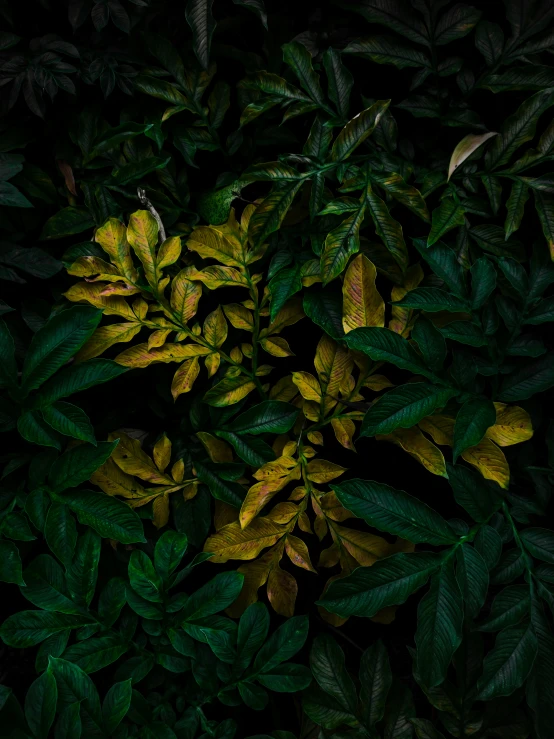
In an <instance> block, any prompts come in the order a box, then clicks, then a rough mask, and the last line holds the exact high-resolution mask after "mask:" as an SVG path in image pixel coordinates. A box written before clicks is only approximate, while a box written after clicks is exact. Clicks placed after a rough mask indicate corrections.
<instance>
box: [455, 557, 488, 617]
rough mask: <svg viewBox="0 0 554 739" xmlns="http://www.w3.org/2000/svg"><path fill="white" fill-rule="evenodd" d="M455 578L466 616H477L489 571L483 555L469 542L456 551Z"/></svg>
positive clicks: (482, 600)
mask: <svg viewBox="0 0 554 739" xmlns="http://www.w3.org/2000/svg"><path fill="white" fill-rule="evenodd" d="M456 579H457V581H458V584H459V586H460V591H461V593H462V600H463V603H464V612H465V615H466V617H468V618H470V619H474V618H477V616H478V615H479V612H480V610H481V608H482V607H483V604H484V602H485V599H486V597H487V591H488V588H489V571H488V569H487V565H486V563H485V560H484V559H483V557H481V555H480V554H479V552H478V551H477V550H476V549H475V548H474V547H472V546H471V545H470V544H462V546H461V547H459V548H458V550H457V552H456Z"/></svg>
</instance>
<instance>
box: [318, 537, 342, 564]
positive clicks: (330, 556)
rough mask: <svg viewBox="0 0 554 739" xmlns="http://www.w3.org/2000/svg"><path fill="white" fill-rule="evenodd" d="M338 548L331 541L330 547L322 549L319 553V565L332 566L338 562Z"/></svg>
mask: <svg viewBox="0 0 554 739" xmlns="http://www.w3.org/2000/svg"><path fill="white" fill-rule="evenodd" d="M339 558H340V550H339V548H338V546H337V545H336V544H335V543H334V542H333V543H332V544H331V546H330V547H328V548H327V549H323V551H322V552H321V554H320V555H319V562H318V563H317V564H318V566H319V567H334V566H335V565H337V564H338V563H339Z"/></svg>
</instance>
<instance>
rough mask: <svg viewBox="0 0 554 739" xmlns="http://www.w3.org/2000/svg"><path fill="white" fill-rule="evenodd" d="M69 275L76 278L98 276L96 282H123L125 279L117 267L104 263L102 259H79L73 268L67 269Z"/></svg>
mask: <svg viewBox="0 0 554 739" xmlns="http://www.w3.org/2000/svg"><path fill="white" fill-rule="evenodd" d="M67 274H68V275H73V276H74V277H89V278H90V277H92V276H94V275H96V277H95V281H100V280H107V281H108V282H109V281H110V280H113V279H115V280H123V279H124V278H123V277H122V276H121V275H120V274H119V270H118V269H117V267H114V265H113V264H110V263H109V262H106V261H104V260H103V259H101V258H100V257H91V256H87V257H79V259H77V260H76V261H75V262H73V264H72V265H71V267H68V269H67Z"/></svg>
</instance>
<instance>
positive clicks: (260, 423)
mask: <svg viewBox="0 0 554 739" xmlns="http://www.w3.org/2000/svg"><path fill="white" fill-rule="evenodd" d="M297 416H298V409H297V408H295V407H294V406H293V405H291V404H290V403H284V402H282V401H280V400H265V401H263V402H262V403H258V405H255V406H253V407H252V408H250V409H249V410H247V411H245V412H244V413H241V414H240V415H239V416H237V417H236V418H235V420H234V421H232V423H230V424H229V428H230V430H232V431H233V432H234V433H235V434H250V435H252V436H258V435H259V434H265V433H272V434H286V433H287V431H290V429H291V428H292V427H293V426H294V423H295V421H296V418H297Z"/></svg>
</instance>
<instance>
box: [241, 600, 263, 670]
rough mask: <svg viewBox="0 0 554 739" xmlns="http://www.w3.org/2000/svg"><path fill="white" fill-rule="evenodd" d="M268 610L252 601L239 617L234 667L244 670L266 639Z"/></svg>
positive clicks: (261, 604)
mask: <svg viewBox="0 0 554 739" xmlns="http://www.w3.org/2000/svg"><path fill="white" fill-rule="evenodd" d="M268 630H269V612H268V610H267V608H266V606H265V605H264V604H263V603H259V602H258V603H252V604H251V605H250V606H248V608H247V609H246V610H245V612H244V613H243V614H242V616H241V617H240V621H239V628H238V634H237V654H236V659H235V665H236V669H237V671H238V670H244V669H245V668H246V667H247V666H248V665H249V664H250V661H251V659H252V657H253V656H254V655H255V654H256V652H257V651H258V649H260V648H261V646H262V644H263V643H264V641H265V640H266V637H267V632H268Z"/></svg>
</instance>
